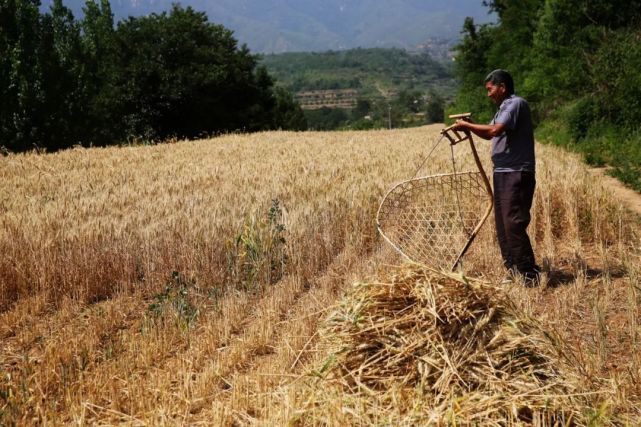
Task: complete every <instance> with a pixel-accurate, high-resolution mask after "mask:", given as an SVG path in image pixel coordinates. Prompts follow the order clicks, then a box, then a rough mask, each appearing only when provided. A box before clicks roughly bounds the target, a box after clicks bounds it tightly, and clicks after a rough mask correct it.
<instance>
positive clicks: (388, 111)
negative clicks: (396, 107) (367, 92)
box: [387, 104, 392, 129]
mask: <svg viewBox="0 0 641 427" xmlns="http://www.w3.org/2000/svg"><path fill="white" fill-rule="evenodd" d="M387 125H388V128H389V129H392V106H391V105H389V104H387Z"/></svg>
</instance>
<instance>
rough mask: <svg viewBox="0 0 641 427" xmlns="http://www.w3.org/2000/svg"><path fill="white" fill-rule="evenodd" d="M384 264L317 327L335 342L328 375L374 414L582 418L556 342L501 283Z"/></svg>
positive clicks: (418, 420)
mask: <svg viewBox="0 0 641 427" xmlns="http://www.w3.org/2000/svg"><path fill="white" fill-rule="evenodd" d="M387 274H389V276H388V277H386V278H385V279H384V280H381V281H380V282H379V283H360V284H356V285H355V288H354V291H353V293H352V294H351V295H350V296H349V297H348V298H347V299H345V300H344V301H343V303H342V305H341V306H340V307H339V308H338V309H337V310H336V311H335V312H334V313H333V314H332V315H331V316H330V318H329V322H328V324H327V327H326V328H325V330H324V331H323V335H324V338H325V339H326V340H329V342H331V343H332V346H333V348H334V349H335V359H334V365H333V368H332V369H331V370H330V371H329V374H328V375H327V376H326V378H325V379H326V380H329V382H328V383H327V384H328V385H330V384H334V385H337V386H338V388H339V389H340V390H341V391H340V393H341V394H343V395H349V396H351V398H350V399H351V401H353V398H354V397H356V396H361V397H363V398H364V399H366V400H369V401H370V404H366V405H365V406H367V405H369V406H372V405H373V406H375V407H376V409H375V415H373V416H375V417H376V423H380V422H381V421H382V420H387V421H383V422H384V423H388V422H392V423H401V422H400V421H401V420H403V423H409V424H424V423H427V424H431V423H437V424H441V423H443V422H444V423H446V424H456V423H463V424H468V423H472V424H476V423H481V424H482V425H506V422H507V423H508V424H513V423H517V424H519V423H523V422H524V423H526V424H534V425H574V424H575V423H578V424H581V421H579V420H580V419H581V418H582V417H581V413H583V412H584V411H583V405H582V403H581V401H580V398H579V397H577V394H578V393H577V391H578V387H579V385H578V384H579V382H578V378H577V377H576V376H575V375H573V374H571V372H572V367H571V365H572V361H571V360H570V359H569V358H568V356H567V355H565V354H564V353H563V348H564V346H563V343H561V342H560V341H559V340H558V339H557V338H555V336H553V335H551V334H549V333H546V332H545V331H544V330H543V329H542V328H541V327H540V326H539V325H538V324H537V322H536V321H534V320H533V319H528V318H525V317H524V316H523V315H521V314H520V313H519V312H518V310H517V309H516V307H515V306H514V305H513V304H512V303H510V301H509V300H508V299H507V297H505V296H504V294H503V292H502V291H501V289H500V288H497V287H496V286H492V285H489V284H483V283H473V282H470V281H468V280H466V279H464V278H462V277H460V276H459V277H457V276H454V275H452V276H449V277H448V276H444V275H442V274H438V273H434V272H431V271H429V270H425V269H422V268H420V267H415V266H406V267H400V268H396V269H393V270H391V271H388V272H387ZM330 388H331V387H330ZM327 390H328V388H325V394H327V393H329V391H327ZM373 400H375V401H376V403H375V404H371V402H372V401H373ZM316 403H317V404H318V403H319V402H318V401H316ZM385 410H389V411H390V413H392V412H394V413H396V414H397V416H398V415H401V416H402V418H398V417H387V418H386V417H385V416H384V415H383V413H384V412H385ZM370 415H372V414H370ZM368 416H369V415H367V414H364V413H360V414H358V416H357V419H358V423H359V424H360V423H361V422H362V421H364V419H363V417H368Z"/></svg>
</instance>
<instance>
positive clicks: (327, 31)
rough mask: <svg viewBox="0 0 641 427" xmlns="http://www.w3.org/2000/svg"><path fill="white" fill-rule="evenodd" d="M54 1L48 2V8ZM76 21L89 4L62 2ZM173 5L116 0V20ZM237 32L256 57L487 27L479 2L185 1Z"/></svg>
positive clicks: (164, 0)
mask: <svg viewBox="0 0 641 427" xmlns="http://www.w3.org/2000/svg"><path fill="white" fill-rule="evenodd" d="M51 1H52V0H44V1H43V6H44V7H48V5H49V4H51ZM64 3H65V4H66V5H67V6H68V7H69V8H70V9H71V10H72V11H73V12H74V14H75V15H76V16H81V15H82V6H83V5H84V3H85V0H66V1H65V2H64ZM171 3H173V2H172V0H112V2H111V6H112V9H113V12H114V15H115V17H116V19H117V20H120V19H123V18H126V17H128V16H139V15H146V14H149V13H152V12H156V13H159V12H162V11H164V10H168V9H169V8H170V7H171ZM181 4H182V5H183V6H185V7H186V6H191V7H193V8H194V9H196V10H200V11H204V12H207V15H208V16H209V18H210V20H211V21H212V22H215V23H217V24H223V25H224V26H225V27H227V28H229V29H231V30H233V31H234V34H235V36H236V38H237V39H238V40H239V41H240V42H241V43H246V44H247V45H248V46H249V48H250V49H251V50H252V51H255V52H265V53H270V52H292V51H324V50H342V49H348V48H353V47H401V48H407V49H414V48H416V47H417V46H418V45H419V44H422V43H424V42H425V41H426V40H428V39H434V38H438V39H452V38H457V37H458V35H459V32H460V30H461V27H462V25H463V20H464V19H465V17H466V16H472V17H473V18H474V19H475V20H476V21H477V22H489V21H491V20H492V17H491V16H490V15H488V13H487V8H486V7H485V6H483V4H482V1H481V0H448V1H443V0H323V1H319V0H186V1H183V2H181Z"/></svg>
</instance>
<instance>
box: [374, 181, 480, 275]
mask: <svg viewBox="0 0 641 427" xmlns="http://www.w3.org/2000/svg"><path fill="white" fill-rule="evenodd" d="M483 178H484V175H483V174H482V172H480V171H476V172H461V173H456V172H455V173H449V174H441V175H433V176H426V177H422V178H415V179H411V180H408V181H405V182H402V183H400V184H398V185H396V186H395V187H394V188H392V189H391V190H390V191H389V193H388V194H387V196H386V197H385V199H384V200H383V202H382V203H381V206H380V208H379V211H378V215H377V222H378V227H379V230H380V232H381V234H382V235H383V236H384V237H385V239H386V240H387V241H388V242H389V243H390V244H391V245H392V246H394V248H395V249H396V250H397V251H399V252H400V253H401V254H402V255H404V256H405V257H407V258H409V259H410V260H412V261H415V262H419V263H422V264H424V265H427V266H429V267H433V268H437V269H440V270H451V269H454V268H455V267H456V265H457V264H458V263H459V261H460V257H461V256H462V255H463V253H464V252H465V251H466V250H467V248H468V247H469V245H470V243H471V241H472V239H473V238H474V235H475V233H476V232H477V231H478V228H480V226H481V225H482V223H483V221H484V220H485V218H486V216H487V213H488V212H487V210H488V207H491V199H490V200H488V190H487V186H486V184H485V182H484V179H483Z"/></svg>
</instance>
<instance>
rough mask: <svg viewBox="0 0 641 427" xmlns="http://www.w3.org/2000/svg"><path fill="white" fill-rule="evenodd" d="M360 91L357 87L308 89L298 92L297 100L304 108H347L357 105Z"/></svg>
mask: <svg viewBox="0 0 641 427" xmlns="http://www.w3.org/2000/svg"><path fill="white" fill-rule="evenodd" d="M357 97H358V91H357V90H355V89H334V90H308V91H303V92H297V93H296V95H295V98H296V100H297V101H298V103H299V104H300V106H301V108H303V109H304V110H318V109H320V108H323V107H326V108H345V109H351V108H354V107H356V98H357Z"/></svg>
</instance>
